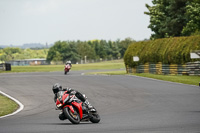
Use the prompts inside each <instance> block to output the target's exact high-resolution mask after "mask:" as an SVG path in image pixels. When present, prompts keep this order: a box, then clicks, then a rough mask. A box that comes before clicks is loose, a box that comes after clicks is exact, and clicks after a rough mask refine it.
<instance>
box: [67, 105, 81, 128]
mask: <svg viewBox="0 0 200 133" xmlns="http://www.w3.org/2000/svg"><path fill="white" fill-rule="evenodd" d="M64 114H65V116H66V117H67V119H69V121H70V122H71V123H73V124H79V123H80V116H79V113H78V112H77V111H76V110H75V109H74V113H72V111H71V110H70V109H69V108H68V107H66V108H64Z"/></svg>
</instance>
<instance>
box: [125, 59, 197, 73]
mask: <svg viewBox="0 0 200 133" xmlns="http://www.w3.org/2000/svg"><path fill="white" fill-rule="evenodd" d="M126 71H127V73H152V74H164V75H199V76H200V62H190V63H187V64H186V65H179V64H162V63H161V62H159V63H157V64H152V63H146V64H142V65H138V66H136V67H134V68H129V67H128V66H127V67H126Z"/></svg>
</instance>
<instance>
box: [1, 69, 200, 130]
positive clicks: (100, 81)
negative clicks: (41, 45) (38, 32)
mask: <svg viewBox="0 0 200 133" xmlns="http://www.w3.org/2000/svg"><path fill="white" fill-rule="evenodd" d="M82 73H84V71H70V73H69V74H68V75H64V74H63V72H49V73H48V72H47V73H15V74H0V90H1V91H3V92H5V93H7V94H9V95H11V96H13V97H14V98H16V99H18V100H19V101H20V102H21V103H23V105H24V109H23V110H22V111H21V112H19V113H17V114H16V115H13V116H10V117H6V118H1V119H0V133H43V132H46V133H62V132H65V133H80V132H83V133H84V132H85V133H122V132H123V133H137V132H139V133H200V88H199V87H198V86H190V85H183V84H177V83H170V82H163V81H158V80H152V79H145V78H140V77H135V76H124V75H117V76H106V75H102V76H98V75H83V74H82ZM57 82H58V83H60V84H62V85H63V87H67V86H68V87H72V88H74V89H76V90H79V91H80V92H82V93H85V94H86V96H87V97H88V99H89V101H90V103H91V104H92V105H93V106H95V107H96V109H97V110H98V111H99V114H100V116H101V122H100V123H99V124H93V123H90V122H82V123H80V124H79V125H73V124H71V123H70V122H69V121H68V120H65V121H60V120H59V118H58V114H59V110H55V103H54V100H53V92H52V85H53V84H55V83H57Z"/></svg>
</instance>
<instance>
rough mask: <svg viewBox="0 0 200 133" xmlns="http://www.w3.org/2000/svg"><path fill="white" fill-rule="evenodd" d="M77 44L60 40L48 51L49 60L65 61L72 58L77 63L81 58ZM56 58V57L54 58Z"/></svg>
mask: <svg viewBox="0 0 200 133" xmlns="http://www.w3.org/2000/svg"><path fill="white" fill-rule="evenodd" d="M76 49H77V48H76V45H75V44H74V43H73V42H71V44H70V43H69V42H66V41H63V42H61V41H58V42H56V43H55V44H54V45H53V46H52V47H51V48H50V49H49V51H48V54H47V61H49V62H50V61H53V60H56V61H62V62H63V63H64V62H66V61H67V60H71V61H72V63H76V62H77V61H79V60H80V56H79V55H78V53H77V51H76ZM54 58H55V59H54Z"/></svg>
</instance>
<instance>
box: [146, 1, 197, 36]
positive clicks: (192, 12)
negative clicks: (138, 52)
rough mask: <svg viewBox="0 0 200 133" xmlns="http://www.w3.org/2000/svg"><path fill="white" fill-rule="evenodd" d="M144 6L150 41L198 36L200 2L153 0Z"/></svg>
mask: <svg viewBox="0 0 200 133" xmlns="http://www.w3.org/2000/svg"><path fill="white" fill-rule="evenodd" d="M152 3H153V6H150V5H148V4H146V7H147V9H148V10H149V12H145V14H147V15H149V16H150V25H149V26H148V28H150V29H151V30H152V31H153V32H154V33H153V34H152V35H151V39H158V38H166V37H178V36H190V35H198V34H200V17H199V16H200V0H153V1H152Z"/></svg>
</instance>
